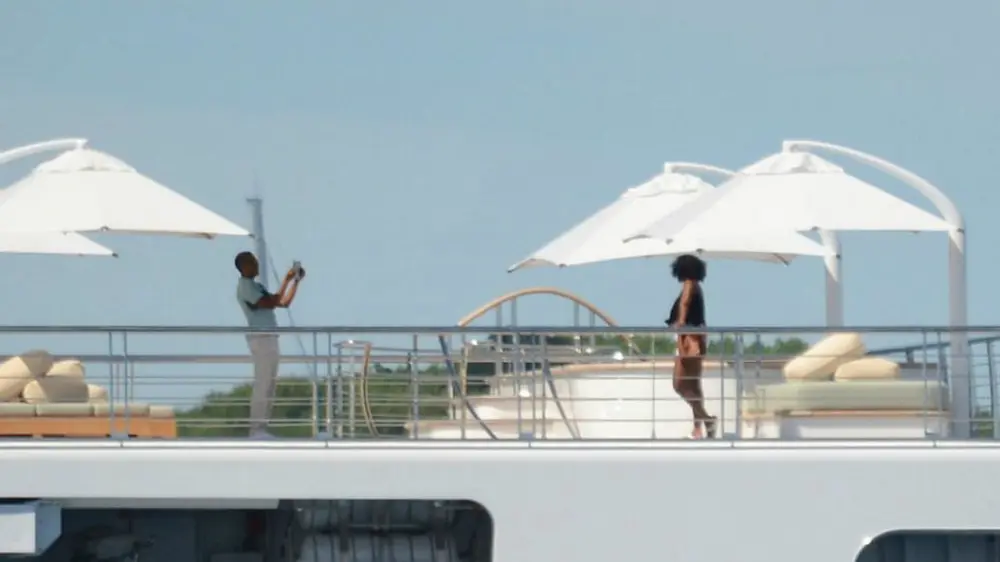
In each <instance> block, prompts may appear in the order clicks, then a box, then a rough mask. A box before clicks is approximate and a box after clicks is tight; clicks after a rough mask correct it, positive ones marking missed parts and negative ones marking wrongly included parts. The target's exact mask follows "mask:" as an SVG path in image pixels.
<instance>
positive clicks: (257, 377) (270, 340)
mask: <svg viewBox="0 0 1000 562" xmlns="http://www.w3.org/2000/svg"><path fill="white" fill-rule="evenodd" d="M236 269H237V270H238V271H239V272H240V280H239V281H238V282H237V285H236V300H237V301H239V303H240V308H241V309H243V314H244V315H245V316H246V317H247V325H248V326H249V327H250V328H253V329H255V330H269V329H273V328H277V327H278V319H277V316H276V315H275V313H274V309H276V308H288V306H289V305H291V304H292V301H293V300H294V299H295V292H296V291H297V290H298V288H299V282H300V281H301V280H302V278H303V277H305V275H306V272H305V270H304V269H302V268H301V267H293V268H292V269H289V270H288V273H287V274H285V279H284V281H282V282H281V288H280V289H278V292H277V294H271V293H268V292H267V290H266V289H264V286H263V285H261V284H260V283H259V282H257V280H256V279H257V275H258V274H259V273H260V264H259V263H258V262H257V257H256V256H254V255H253V254H252V253H250V252H240V253H239V254H237V255H236ZM247 345H249V346H250V355H251V356H252V357H253V394H252V396H251V398H250V436H251V437H258V438H267V437H271V434H270V433H268V432H267V424H268V420H269V419H270V417H271V406H272V401H273V400H274V391H275V386H276V385H277V382H278V366H279V364H280V362H281V349H280V348H279V346H278V334H275V333H270V334H269V333H266V332H265V333H259V332H255V333H248V334H247Z"/></svg>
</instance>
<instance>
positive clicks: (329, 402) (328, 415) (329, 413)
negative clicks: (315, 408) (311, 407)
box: [323, 332, 335, 438]
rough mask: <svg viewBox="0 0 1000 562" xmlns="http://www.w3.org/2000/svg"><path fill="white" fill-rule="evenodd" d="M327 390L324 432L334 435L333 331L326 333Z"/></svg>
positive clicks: (325, 392)
mask: <svg viewBox="0 0 1000 562" xmlns="http://www.w3.org/2000/svg"><path fill="white" fill-rule="evenodd" d="M323 382H324V386H325V387H326V388H325V391H324V394H325V396H324V400H323V410H324V418H325V420H324V432H325V433H326V435H327V436H328V438H329V437H331V436H333V424H334V423H335V422H334V420H333V400H334V398H333V333H331V332H327V334H326V380H325V381H323Z"/></svg>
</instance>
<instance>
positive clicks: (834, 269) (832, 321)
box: [819, 230, 844, 327]
mask: <svg viewBox="0 0 1000 562" xmlns="http://www.w3.org/2000/svg"><path fill="white" fill-rule="evenodd" d="M819 237H820V240H821V241H822V242H823V245H824V246H826V248H827V249H828V250H830V255H827V256H826V257H824V258H823V264H824V265H825V266H826V325H827V326H830V327H840V326H843V325H844V287H843V285H842V284H841V282H840V241H839V240H837V235H836V234H834V233H833V232H830V231H828V230H820V231H819Z"/></svg>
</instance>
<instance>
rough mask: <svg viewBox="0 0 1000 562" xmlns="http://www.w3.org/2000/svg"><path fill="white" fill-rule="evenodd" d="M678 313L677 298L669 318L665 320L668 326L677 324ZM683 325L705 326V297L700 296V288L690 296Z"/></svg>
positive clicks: (679, 299) (679, 309)
mask: <svg viewBox="0 0 1000 562" xmlns="http://www.w3.org/2000/svg"><path fill="white" fill-rule="evenodd" d="M680 312H681V297H680V296H678V297H677V298H676V299H675V300H674V306H672V307H671V308H670V318H667V325H668V326H673V325H674V324H676V323H677V321H678V316H679V315H680ZM685 324H686V325H688V326H704V325H705V297H704V296H703V295H702V294H701V288H700V287H699V288H698V289H696V290H695V291H694V294H693V295H691V303H690V304H688V313H687V322H686V323H685Z"/></svg>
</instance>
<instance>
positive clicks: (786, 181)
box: [630, 152, 952, 243]
mask: <svg viewBox="0 0 1000 562" xmlns="http://www.w3.org/2000/svg"><path fill="white" fill-rule="evenodd" d="M951 228H952V227H951V225H950V224H948V223H947V222H946V221H944V220H943V219H941V218H940V217H937V216H934V215H933V214H931V213H928V212H927V211H924V210H922V209H920V208H918V207H916V206H914V205H912V204H910V203H907V202H906V201H903V200H902V199H899V198H897V197H895V196H893V195H890V194H888V193H886V192H884V191H882V190H880V189H879V188H877V187H875V186H873V185H871V184H868V183H866V182H864V181H861V180H860V179H858V178H856V177H854V176H851V175H849V174H847V173H845V172H844V170H843V169H842V168H840V167H839V166H837V165H835V164H833V163H831V162H828V161H826V160H823V159H822V158H820V157H818V156H816V155H814V154H809V153H803V152H781V153H778V154H774V155H772V156H769V157H767V158H764V159H763V160H760V161H758V162H756V163H754V164H751V165H750V166H747V167H746V168H744V169H742V170H740V171H739V173H738V174H737V175H735V176H734V177H733V178H732V179H730V180H729V181H727V182H726V183H724V184H722V185H721V186H719V187H718V188H717V189H714V190H713V191H712V192H710V193H708V194H706V195H705V196H704V197H701V198H698V199H696V200H694V201H692V202H691V203H690V204H688V205H685V206H683V207H681V208H680V209H677V210H676V211H675V212H673V213H670V214H669V215H667V216H665V217H663V218H661V219H660V220H658V221H656V222H654V223H652V224H649V225H647V226H646V227H644V228H642V229H641V230H639V231H638V232H636V233H635V234H633V236H631V237H630V239H643V238H654V239H657V240H665V241H668V242H672V243H679V242H682V241H683V240H684V239H686V238H687V237H689V236H699V235H702V234H705V235H708V234H711V235H712V236H722V235H729V236H732V237H733V238H736V239H739V238H741V237H744V236H747V235H748V233H757V232H775V233H778V232H784V231H790V230H795V231H800V232H805V231H810V230H830V231H838V230H868V231H904V232H922V231H947V230H950V229H951Z"/></svg>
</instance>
